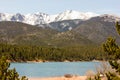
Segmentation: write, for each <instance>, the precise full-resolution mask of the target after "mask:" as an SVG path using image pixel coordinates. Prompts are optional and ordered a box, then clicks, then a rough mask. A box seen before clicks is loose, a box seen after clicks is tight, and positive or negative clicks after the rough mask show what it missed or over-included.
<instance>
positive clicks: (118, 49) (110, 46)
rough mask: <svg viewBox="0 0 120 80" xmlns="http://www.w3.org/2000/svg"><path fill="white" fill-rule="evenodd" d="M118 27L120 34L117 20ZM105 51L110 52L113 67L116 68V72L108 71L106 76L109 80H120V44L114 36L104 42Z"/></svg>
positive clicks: (119, 31)
mask: <svg viewBox="0 0 120 80" xmlns="http://www.w3.org/2000/svg"><path fill="white" fill-rule="evenodd" d="M116 29H117V31H118V33H119V35H120V25H119V23H118V22H116ZM103 49H104V51H105V52H106V53H107V54H108V57H109V58H110V61H109V63H110V65H111V66H112V68H113V69H115V70H116V74H115V73H112V72H108V73H106V77H107V79H108V80H120V77H119V76H120V63H119V61H118V60H119V59H120V46H118V45H117V44H116V42H115V39H114V38H112V37H111V38H108V39H107V41H106V42H105V43H104V44H103Z"/></svg>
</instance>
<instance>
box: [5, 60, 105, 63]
mask: <svg viewBox="0 0 120 80" xmlns="http://www.w3.org/2000/svg"><path fill="white" fill-rule="evenodd" d="M7 61H8V62H10V63H46V62H104V60H91V61H69V60H64V61H47V60H37V61H36V60H33V61H10V60H7Z"/></svg>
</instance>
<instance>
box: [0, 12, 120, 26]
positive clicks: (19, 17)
mask: <svg viewBox="0 0 120 80" xmlns="http://www.w3.org/2000/svg"><path fill="white" fill-rule="evenodd" d="M92 17H101V18H103V19H104V21H109V22H111V21H112V22H113V21H120V17H118V16H115V15H110V14H104V15H99V14H96V13H92V12H86V13H85V12H78V11H73V10H67V11H64V12H62V13H59V14H56V15H49V14H46V13H40V12H38V13H34V14H26V15H23V14H21V13H17V14H8V13H0V21H17V22H23V23H27V24H31V25H41V24H46V23H47V24H48V23H51V22H57V21H63V20H74V19H81V20H83V21H85V20H88V19H90V18H92ZM65 25H66V24H65Z"/></svg>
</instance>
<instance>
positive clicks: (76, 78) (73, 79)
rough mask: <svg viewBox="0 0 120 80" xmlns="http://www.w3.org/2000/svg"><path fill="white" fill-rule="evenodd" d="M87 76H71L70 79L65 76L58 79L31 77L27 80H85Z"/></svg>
mask: <svg viewBox="0 0 120 80" xmlns="http://www.w3.org/2000/svg"><path fill="white" fill-rule="evenodd" d="M86 79H87V76H72V77H70V78H67V77H65V76H60V77H43V78H41V77H35V78H34V77H33V78H32V77H31V78H28V80H86Z"/></svg>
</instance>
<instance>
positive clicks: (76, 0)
mask: <svg viewBox="0 0 120 80" xmlns="http://www.w3.org/2000/svg"><path fill="white" fill-rule="evenodd" d="M65 10H76V11H81V12H94V13H98V14H105V13H109V14H116V15H119V16H120V0H0V12H7V13H23V14H27V13H35V12H44V13H47V14H56V13H60V12H63V11H65Z"/></svg>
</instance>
